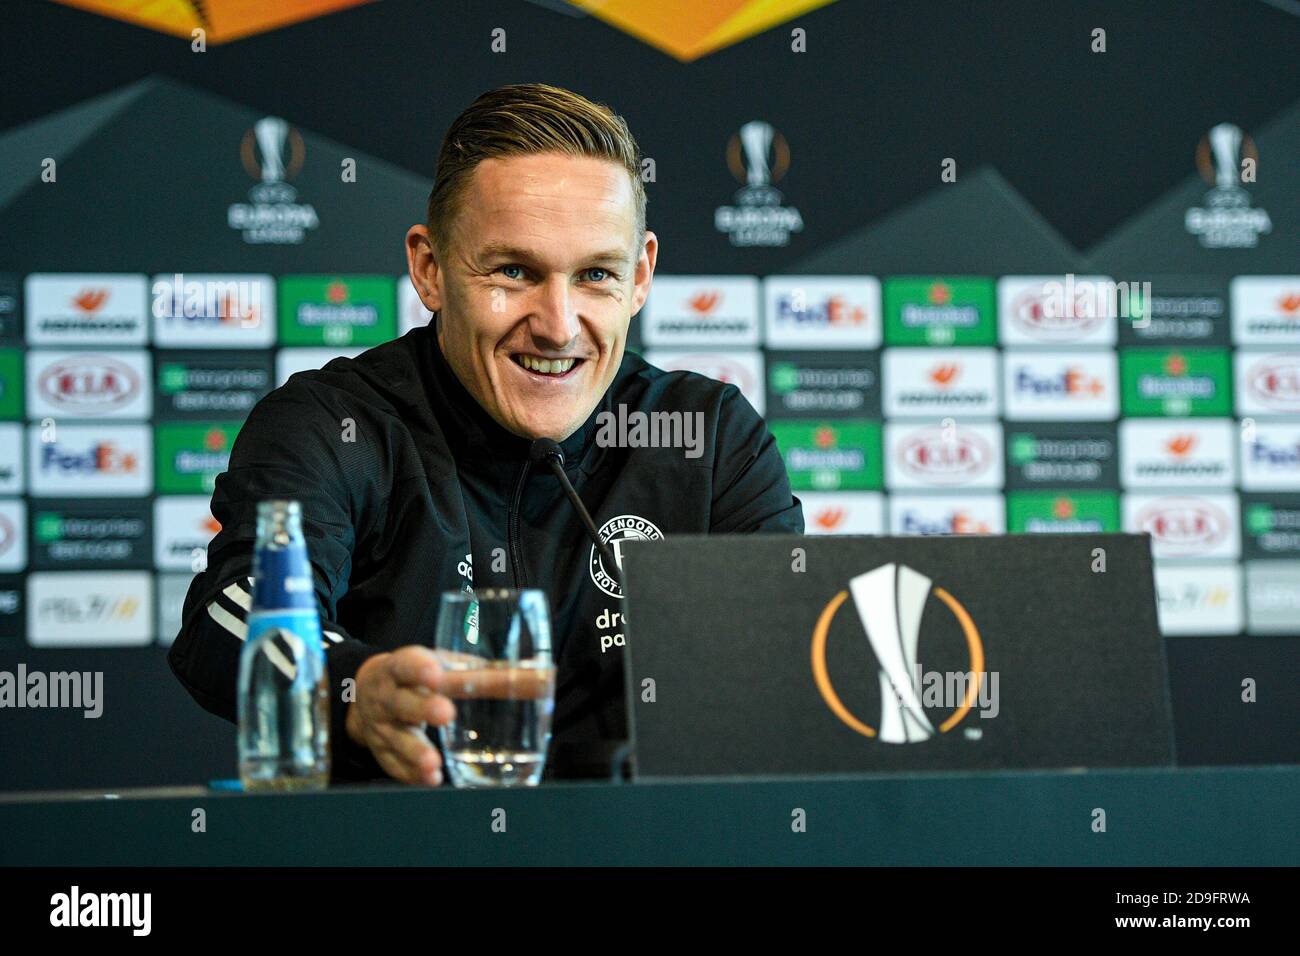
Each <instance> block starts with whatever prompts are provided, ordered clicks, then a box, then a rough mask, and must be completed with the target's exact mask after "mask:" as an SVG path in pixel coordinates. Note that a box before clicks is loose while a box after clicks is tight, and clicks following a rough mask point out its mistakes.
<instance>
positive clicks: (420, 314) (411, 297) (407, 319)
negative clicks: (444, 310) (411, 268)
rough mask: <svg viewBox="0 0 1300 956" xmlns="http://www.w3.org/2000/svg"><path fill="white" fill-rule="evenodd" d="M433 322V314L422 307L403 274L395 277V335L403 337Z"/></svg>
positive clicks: (413, 289)
mask: <svg viewBox="0 0 1300 956" xmlns="http://www.w3.org/2000/svg"><path fill="white" fill-rule="evenodd" d="M432 321H433V313H432V312H430V311H429V310H428V309H426V308H425V307H424V303H423V302H421V301H420V297H419V296H418V295H417V294H416V292H415V286H413V285H411V277H410V276H409V275H407V274H405V273H403V274H402V275H400V276H398V277H397V334H398V335H399V336H400V335H405V334H406V333H407V332H409V331H411V329H418V328H419V327H420V326H422V325H428V324H429V323H430V322H432Z"/></svg>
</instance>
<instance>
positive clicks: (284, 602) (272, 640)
mask: <svg viewBox="0 0 1300 956" xmlns="http://www.w3.org/2000/svg"><path fill="white" fill-rule="evenodd" d="M329 718H330V707H329V679H328V675H327V672H326V668H325V650H324V647H323V646H322V642H321V630H320V614H319V613H318V611H317V605H316V590H315V587H314V586H313V584H312V572H311V563H310V562H309V561H308V559H307V544H306V541H305V540H304V539H303V536H302V509H301V507H300V506H299V504H298V502H296V501H263V502H259V503H258V506H257V545H256V550H255V551H254V554H253V599H252V604H251V606H250V608H249V613H248V636H247V639H246V640H245V643H244V648H243V651H242V652H241V653H240V656H239V776H240V778H241V779H242V780H243V783H244V789H246V790H300V789H303V790H305V789H320V788H323V787H324V786H325V785H326V784H327V783H328V782H329V761H330V753H329Z"/></svg>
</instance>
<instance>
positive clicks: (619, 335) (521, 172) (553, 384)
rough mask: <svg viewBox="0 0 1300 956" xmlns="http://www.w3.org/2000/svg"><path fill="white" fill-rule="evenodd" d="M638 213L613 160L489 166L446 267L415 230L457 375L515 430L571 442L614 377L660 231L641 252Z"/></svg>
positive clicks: (419, 273)
mask: <svg viewBox="0 0 1300 956" xmlns="http://www.w3.org/2000/svg"><path fill="white" fill-rule="evenodd" d="M634 202H635V200H634V193H633V189H632V183H631V180H630V177H629V175H628V173H627V171H626V170H625V169H623V168H622V167H621V166H619V165H617V164H615V163H612V162H607V161H604V160H599V159H589V158H585V157H571V156H565V155H562V154H559V153H543V154H537V155H528V156H517V157H510V158H506V159H488V160H484V161H483V162H481V163H479V165H478V166H476V167H475V168H474V171H473V173H472V174H471V176H470V178H469V181H468V184H467V187H466V189H465V192H464V193H463V195H462V197H461V202H460V207H459V212H458V213H457V215H456V218H455V221H454V222H453V223H452V224H451V225H450V228H449V229H448V230H447V232H448V233H449V236H448V246H449V248H447V249H446V250H444V252H443V253H442V254H441V256H439V255H437V254H435V253H434V252H433V251H432V248H431V246H430V245H429V243H428V241H427V233H425V231H424V227H423V226H414V227H412V229H411V231H410V232H409V233H408V235H407V256H408V261H409V263H410V267H411V279H412V281H413V282H414V283H415V286H416V289H417V291H419V292H421V299H422V300H423V302H424V304H425V306H426V307H428V308H429V309H430V310H432V311H437V312H439V313H440V314H439V326H438V331H439V344H440V346H441V348H442V351H443V354H444V355H445V356H446V358H447V362H448V364H449V365H450V366H451V368H452V370H453V371H454V372H455V373H456V376H457V378H459V379H460V381H461V382H462V384H464V386H465V388H466V389H467V390H468V391H469V393H470V394H471V395H473V396H474V398H475V399H476V400H477V401H478V403H479V404H480V405H482V406H483V408H485V409H486V410H487V412H488V413H489V414H490V415H491V416H492V417H493V418H494V419H496V421H497V422H499V423H500V424H501V425H502V426H504V427H505V428H506V429H508V430H509V431H511V432H513V433H515V434H517V435H522V436H524V437H526V438H553V439H556V440H557V441H562V440H563V439H565V438H567V437H568V436H569V435H571V434H573V432H574V431H576V430H577V429H578V428H579V427H580V426H581V425H582V423H583V422H584V421H586V420H587V418H588V417H589V416H590V415H591V413H592V411H593V410H594V409H595V407H596V405H597V404H598V403H599V402H600V399H601V397H602V396H603V395H604V394H605V391H606V390H607V389H608V388H609V385H610V383H611V382H612V381H613V380H614V375H615V373H616V372H617V371H618V366H619V363H620V362H621V361H622V359H623V346H624V344H625V342H626V341H627V329H628V323H629V322H630V321H631V318H632V316H633V315H634V314H635V313H636V312H637V311H638V310H639V309H640V308H641V306H642V304H644V302H645V299H646V295H647V294H648V293H649V291H650V279H651V276H652V275H653V273H654V263H655V257H656V254H657V243H656V240H655V237H654V234H653V233H647V234H646V237H645V241H644V243H643V244H642V245H640V246H636V245H635V243H636V238H637V237H636V235H635V232H636V208H635V205H634ZM425 290H428V291H427V292H426V291H425Z"/></svg>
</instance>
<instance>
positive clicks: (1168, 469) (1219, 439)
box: [1119, 418, 1237, 489]
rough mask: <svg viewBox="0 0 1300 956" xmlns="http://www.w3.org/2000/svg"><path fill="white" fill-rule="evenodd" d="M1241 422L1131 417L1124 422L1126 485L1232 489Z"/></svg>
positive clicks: (1122, 457)
mask: <svg viewBox="0 0 1300 956" xmlns="http://www.w3.org/2000/svg"><path fill="white" fill-rule="evenodd" d="M1236 444H1237V425H1236V423H1235V422H1233V421H1232V420H1231V419H1188V418H1180V419H1126V420H1124V421H1122V422H1120V425H1119V467H1120V483H1121V484H1122V485H1123V486H1124V487H1125V488H1170V489H1176V488H1177V489H1181V488H1232V487H1234V486H1235V485H1236V483H1237V454H1236V447H1235V446H1236Z"/></svg>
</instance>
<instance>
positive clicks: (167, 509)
mask: <svg viewBox="0 0 1300 956" xmlns="http://www.w3.org/2000/svg"><path fill="white" fill-rule="evenodd" d="M208 505H209V499H208V498H206V497H204V496H203V495H163V496H162V497H159V498H155V499H154V503H153V553H154V566H155V567H157V568H158V569H159V570H163V571H202V570H203V568H204V567H206V560H204V559H201V558H200V561H201V563H200V564H199V566H198V567H196V566H195V560H196V556H198V555H199V554H200V553H201V552H206V551H207V548H208V542H209V541H211V540H212V536H213V535H215V534H216V533H217V532H218V531H219V530H221V526H220V525H219V524H217V520H216V519H215V518H213V517H212V512H211V511H210V510H209V509H208Z"/></svg>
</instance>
